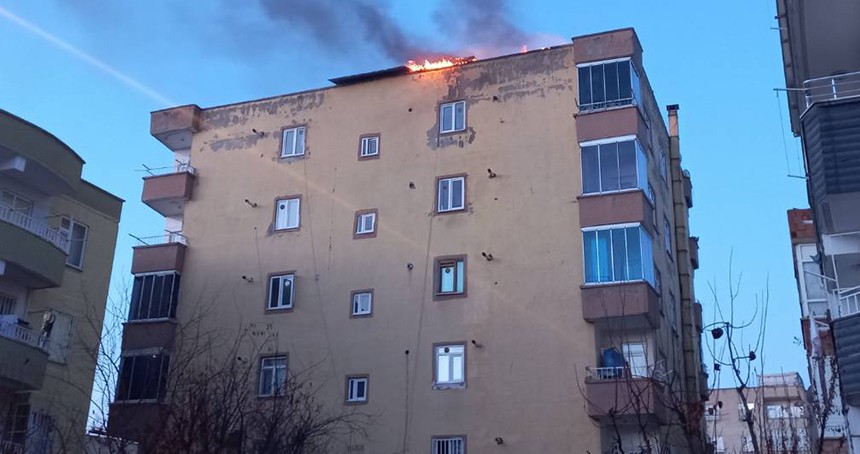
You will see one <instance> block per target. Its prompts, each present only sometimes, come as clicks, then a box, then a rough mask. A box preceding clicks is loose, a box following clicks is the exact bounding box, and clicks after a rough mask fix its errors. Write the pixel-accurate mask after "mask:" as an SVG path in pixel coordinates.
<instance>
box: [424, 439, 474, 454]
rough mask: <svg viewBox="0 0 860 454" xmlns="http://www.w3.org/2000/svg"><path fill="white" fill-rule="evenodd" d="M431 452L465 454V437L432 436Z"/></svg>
mask: <svg viewBox="0 0 860 454" xmlns="http://www.w3.org/2000/svg"><path fill="white" fill-rule="evenodd" d="M431 453H432V454H465V453H466V439H465V438H464V437H446V438H433V449H432V450H431Z"/></svg>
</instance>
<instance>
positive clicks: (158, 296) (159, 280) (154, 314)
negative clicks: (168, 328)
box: [149, 276, 165, 318]
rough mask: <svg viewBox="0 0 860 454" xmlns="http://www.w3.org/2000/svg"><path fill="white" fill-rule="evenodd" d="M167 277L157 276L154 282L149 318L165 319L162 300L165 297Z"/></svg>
mask: <svg viewBox="0 0 860 454" xmlns="http://www.w3.org/2000/svg"><path fill="white" fill-rule="evenodd" d="M164 278H165V276H155V278H154V279H153V280H152V305H151V307H150V308H149V318H159V317H163V315H161V304H162V303H161V300H162V297H163V296H164Z"/></svg>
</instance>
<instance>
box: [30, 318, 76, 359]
mask: <svg viewBox="0 0 860 454" xmlns="http://www.w3.org/2000/svg"><path fill="white" fill-rule="evenodd" d="M30 320H41V322H40V325H39V326H40V327H41V330H40V331H41V334H42V341H43V344H42V345H43V346H44V348H45V349H46V350H47V351H48V360H49V361H52V362H55V363H60V364H65V362H66V359H67V357H68V353H69V347H70V346H71V343H72V342H71V340H72V320H73V319H72V316H71V315H69V314H64V313H62V312H60V311H57V310H55V309H48V310H46V311H39V312H30Z"/></svg>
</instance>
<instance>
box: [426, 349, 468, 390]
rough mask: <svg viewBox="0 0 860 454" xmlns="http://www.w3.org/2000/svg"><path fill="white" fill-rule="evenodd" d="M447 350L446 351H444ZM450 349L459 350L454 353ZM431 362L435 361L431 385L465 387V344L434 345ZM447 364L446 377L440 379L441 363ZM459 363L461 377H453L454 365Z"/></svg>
mask: <svg viewBox="0 0 860 454" xmlns="http://www.w3.org/2000/svg"><path fill="white" fill-rule="evenodd" d="M445 349H448V351H445ZM452 349H459V352H454V351H452ZM433 360H434V361H435V364H436V365H435V367H434V377H433V384H434V385H437V386H443V387H444V386H465V385H466V344H444V345H436V346H435V347H434V349H433ZM443 361H444V362H447V363H448V364H447V366H446V367H447V370H448V374H447V377H441V368H440V367H439V366H440V364H442V362H443ZM458 361H459V362H460V364H459V369H460V371H461V373H462V375H463V376H462V377H460V378H457V377H455V376H454V370H455V369H456V367H455V365H456V363H457V362H458Z"/></svg>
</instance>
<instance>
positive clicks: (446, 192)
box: [436, 176, 466, 213]
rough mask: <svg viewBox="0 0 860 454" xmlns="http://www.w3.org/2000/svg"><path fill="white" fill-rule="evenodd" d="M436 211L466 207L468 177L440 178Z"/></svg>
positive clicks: (441, 211)
mask: <svg viewBox="0 0 860 454" xmlns="http://www.w3.org/2000/svg"><path fill="white" fill-rule="evenodd" d="M436 188H437V190H436V211H437V212H439V213H445V212H449V211H461V210H464V209H465V208H466V177H465V176H457V177H445V178H439V179H438V180H437V184H436Z"/></svg>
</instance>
